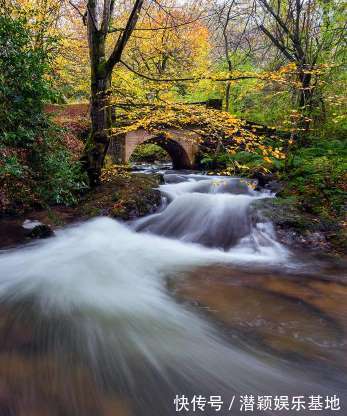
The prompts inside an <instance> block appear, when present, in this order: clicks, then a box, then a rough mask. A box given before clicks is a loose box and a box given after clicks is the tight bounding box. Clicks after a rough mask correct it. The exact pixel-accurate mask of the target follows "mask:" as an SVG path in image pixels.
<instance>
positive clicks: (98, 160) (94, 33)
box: [83, 17, 112, 187]
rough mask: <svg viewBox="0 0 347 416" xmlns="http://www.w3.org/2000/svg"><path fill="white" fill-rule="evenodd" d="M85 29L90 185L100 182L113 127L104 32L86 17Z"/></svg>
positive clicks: (87, 169) (87, 149) (87, 146)
mask: <svg viewBox="0 0 347 416" xmlns="http://www.w3.org/2000/svg"><path fill="white" fill-rule="evenodd" d="M89 19H90V20H91V19H92V18H91V17H90V18H89ZM88 31H89V33H88V35H89V36H88V41H89V52H90V61H91V97H90V104H91V105H90V118H91V132H90V135H89V138H88V142H87V145H86V148H85V152H84V157H83V162H84V163H85V168H86V171H87V173H88V178H89V185H90V186H92V187H93V186H96V185H98V184H99V183H100V176H101V169H102V166H103V163H104V159H105V156H106V153H107V149H108V146H109V141H110V129H111V127H112V117H111V107H110V87H111V72H110V71H108V70H107V67H106V50H105V49H106V48H105V43H106V35H105V34H104V33H102V32H100V31H98V30H97V29H96V27H95V24H94V22H93V21H89V24H88Z"/></svg>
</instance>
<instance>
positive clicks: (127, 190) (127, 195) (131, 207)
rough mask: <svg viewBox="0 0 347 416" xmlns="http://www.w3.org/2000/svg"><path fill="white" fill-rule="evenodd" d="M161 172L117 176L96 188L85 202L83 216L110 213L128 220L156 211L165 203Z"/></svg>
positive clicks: (82, 208)
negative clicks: (161, 191) (161, 192)
mask: <svg viewBox="0 0 347 416" xmlns="http://www.w3.org/2000/svg"><path fill="white" fill-rule="evenodd" d="M162 182H163V176H162V175H159V174H141V173H136V174H128V175H123V176H114V177H112V178H111V179H110V180H108V181H107V182H106V183H103V184H101V185H100V186H99V187H98V188H97V189H95V190H93V193H90V194H89V195H87V196H86V198H85V199H84V201H82V202H81V204H80V206H79V207H78V209H77V211H78V212H80V216H82V217H85V218H92V217H95V216H99V215H107V216H110V217H113V218H119V219H122V220H124V221H127V220H133V219H135V218H139V217H142V216H144V215H147V214H151V213H153V212H154V211H155V210H156V209H157V208H158V207H159V206H160V204H161V194H160V192H159V190H158V189H156V188H158V186H159V185H160V184H161V183H162Z"/></svg>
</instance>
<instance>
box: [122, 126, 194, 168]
mask: <svg viewBox="0 0 347 416" xmlns="http://www.w3.org/2000/svg"><path fill="white" fill-rule="evenodd" d="M195 136H197V135H196V134H195V133H193V134H192V133H191V132H189V131H184V130H173V129H166V130H165V134H164V132H163V134H152V133H149V132H148V131H146V130H144V129H138V130H136V131H132V132H129V133H127V134H126V135H125V137H124V145H123V146H124V151H123V162H128V161H129V159H130V157H131V155H132V153H133V152H134V150H135V148H136V147H137V146H138V145H139V144H143V143H154V144H156V145H158V146H160V147H162V148H163V149H164V150H165V151H167V153H168V154H169V155H170V157H171V159H172V164H173V168H174V169H192V168H194V167H195V165H196V163H195V158H196V155H197V153H198V144H197V141H196V140H195V139H196V137H195Z"/></svg>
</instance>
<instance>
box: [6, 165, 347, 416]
mask: <svg viewBox="0 0 347 416" xmlns="http://www.w3.org/2000/svg"><path fill="white" fill-rule="evenodd" d="M160 190H161V193H162V196H163V204H162V207H161V208H160V210H159V211H158V212H156V213H155V214H153V215H150V216H147V217H145V218H142V219H139V220H136V221H133V222H130V223H121V222H118V221H116V220H112V219H110V218H105V217H101V218H97V219H94V220H91V221H88V222H85V223H78V224H74V225H72V226H69V227H66V228H64V229H61V230H59V231H57V233H56V236H55V237H53V238H49V239H47V240H42V241H39V242H35V243H31V244H29V245H25V246H22V247H18V248H15V249H11V250H3V251H2V252H1V255H0V275H1V277H0V302H1V303H0V334H1V336H2V339H1V344H0V416H12V415H21V416H22V415H23V416H24V415H25V416H34V415H35V416H41V415H45V416H55V415H57V416H59V415H62V416H69V415H71V416H89V415H90V416H98V415H100V416H101V415H104V416H111V415H114V416H169V415H176V414H201V415H202V414H208V415H209V416H210V415H213V414H219V415H238V414H244V413H252V414H256V415H258V414H259V415H263V414H265V415H268V414H288V415H294V414H300V415H301V414H320V415H331V414H341V415H343V414H346V413H345V411H346V410H345V409H346V406H347V401H346V400H347V397H346V396H347V394H346V393H347V377H346V369H347V362H346V357H347V354H346V352H347V351H346V350H347V343H346V341H347V337H346V331H347V306H346V296H347V286H346V276H344V274H343V271H342V269H341V268H340V267H339V266H338V265H337V264H335V263H334V262H332V261H327V260H324V259H317V258H315V257H312V256H310V255H308V254H305V253H298V252H295V251H292V250H291V249H290V248H287V247H284V246H283V245H281V244H280V243H279V242H278V241H277V240H276V235H275V232H274V229H273V227H272V224H271V223H270V222H268V221H267V220H266V219H265V218H262V217H261V216H260V215H259V216H257V215H254V211H253V210H252V209H250V207H251V205H252V202H254V201H255V200H256V199H261V198H273V197H274V195H272V194H271V193H270V192H268V191H256V190H255V184H254V183H253V182H252V181H247V180H244V179H238V178H228V177H208V176H204V175H199V174H185V173H180V172H176V173H175V172H171V173H167V174H166V175H165V183H164V184H163V185H161V186H160ZM198 396H200V399H199V400H200V401H199V400H198V399H197V398H198ZM211 396H212V397H211ZM216 396H217V397H216ZM218 396H220V398H219V397H218ZM258 396H261V398H259V397H258ZM264 396H270V398H268V399H267V400H268V406H267V408H265V407H264V408H261V407H259V406H260V405H259V402H263V400H264ZM300 396H302V397H301V399H298V398H297V397H300ZM312 396H314V397H316V398H317V397H318V398H319V397H321V399H319V400H318V399H316V401H317V400H318V401H320V402H321V409H320V408H318V407H319V405H318V404H316V406H318V407H317V409H316V410H317V412H315V411H312V410H314V409H313V408H312V406H313V404H312V402H313V401H314V399H312V398H310V397H312ZM252 397H253V399H252ZM333 398H334V400H335V401H334V400H332V399H333ZM336 398H338V399H340V403H337V401H336ZM252 400H254V407H253V408H252V407H251V406H252ZM286 400H288V406H289V407H288V408H289V410H286V405H284V408H283V409H282V410H281V411H280V410H279V403H282V405H283V403H284V404H285V402H286ZM300 400H301V402H300ZM220 401H222V402H223V403H222V404H221V403H220ZM298 401H299V405H298V404H297V403H298ZM270 402H271V403H270ZM218 403H219V404H218ZM269 403H270V404H269ZM295 403H296V404H295ZM300 403H301V404H300ZM332 403H333V404H332ZM247 404H248V406H249V407H247ZM297 406H299V411H297V409H296V407H297ZM334 406H335V407H336V408H337V410H335V411H334V410H333V409H332V408H333V407H334ZM338 406H339V407H341V410H338ZM188 409H189V412H188ZM247 409H248V410H247ZM251 409H253V410H251Z"/></svg>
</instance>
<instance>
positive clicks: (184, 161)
mask: <svg viewBox="0 0 347 416" xmlns="http://www.w3.org/2000/svg"><path fill="white" fill-rule="evenodd" d="M149 143H152V144H156V145H157V146H160V147H161V148H162V149H164V150H165V151H166V152H167V153H168V154H169V156H170V158H171V160H172V167H173V168H174V169H191V168H192V163H191V161H190V160H189V156H188V154H187V152H186V150H185V149H184V147H183V146H182V145H181V144H180V143H178V142H176V141H175V140H172V139H168V138H164V137H158V136H156V137H153V138H150V139H148V140H145V141H144V142H142V143H139V144H138V145H137V146H139V145H140V144H149ZM137 146H135V148H134V149H133V152H134V150H135V149H136V147H137ZM130 157H131V155H130V156H129V159H130Z"/></svg>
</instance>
